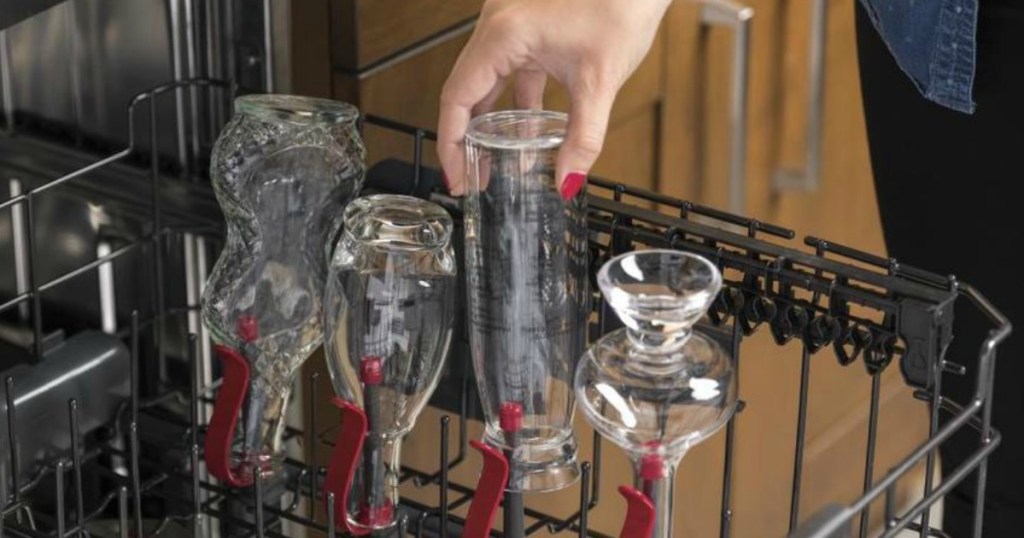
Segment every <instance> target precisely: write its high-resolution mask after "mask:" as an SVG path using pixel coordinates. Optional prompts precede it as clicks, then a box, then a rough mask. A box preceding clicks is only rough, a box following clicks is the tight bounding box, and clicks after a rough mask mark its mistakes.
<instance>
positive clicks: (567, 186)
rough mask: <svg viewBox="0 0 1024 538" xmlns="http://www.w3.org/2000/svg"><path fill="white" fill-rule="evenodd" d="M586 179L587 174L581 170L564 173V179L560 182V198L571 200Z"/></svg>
mask: <svg viewBox="0 0 1024 538" xmlns="http://www.w3.org/2000/svg"><path fill="white" fill-rule="evenodd" d="M586 180H587V176H586V175H585V174H583V173H581V172H571V173H568V174H566V175H565V181H563V182H562V190H561V194H562V199H563V200H565V201H567V202H568V201H569V200H571V199H572V198H573V197H574V196H576V195H577V194H578V193H579V192H580V189H582V188H583V182H584V181H586Z"/></svg>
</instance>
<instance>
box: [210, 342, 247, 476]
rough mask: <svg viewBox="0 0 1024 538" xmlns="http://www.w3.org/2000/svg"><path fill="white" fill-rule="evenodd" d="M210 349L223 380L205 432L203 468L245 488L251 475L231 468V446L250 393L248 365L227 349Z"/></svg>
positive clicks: (234, 352) (226, 347) (236, 352)
mask: <svg viewBox="0 0 1024 538" xmlns="http://www.w3.org/2000/svg"><path fill="white" fill-rule="evenodd" d="M213 350H214V352H215V353H216V354H217V356H218V357H220V360H221V366H222V368H223V369H224V380H223V382H222V384H221V386H220V391H219V392H218V393H217V402H216V403H215V404H214V406H213V417H211V418H210V426H209V428H207V430H206V445H205V453H206V456H205V457H206V468H207V469H208V470H209V471H210V474H212V475H213V476H215V477H217V478H218V479H219V480H221V481H222V482H225V483H227V484H229V485H231V486H234V487H245V486H249V485H252V475H250V474H248V473H237V472H235V469H232V468H231V444H232V442H233V441H234V439H235V425H236V424H237V423H238V413H239V411H241V409H242V402H243V401H244V400H245V393H246V392H247V391H248V390H249V362H248V361H246V360H245V357H243V356H242V355H241V354H240V353H239V352H238V351H235V350H234V349H232V348H230V347H228V346H223V345H220V344H218V345H215V346H213Z"/></svg>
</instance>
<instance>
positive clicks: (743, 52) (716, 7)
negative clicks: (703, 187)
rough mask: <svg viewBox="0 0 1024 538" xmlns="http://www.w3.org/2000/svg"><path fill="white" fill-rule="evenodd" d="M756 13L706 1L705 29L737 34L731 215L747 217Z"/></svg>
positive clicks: (720, 0) (723, 0)
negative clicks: (749, 90)
mask: <svg viewBox="0 0 1024 538" xmlns="http://www.w3.org/2000/svg"><path fill="white" fill-rule="evenodd" d="M753 17H754V9H753V8H751V7H749V6H745V5H743V4H741V3H739V2H734V1H733V0H704V1H703V2H702V3H701V10H700V22H701V27H702V28H709V27H712V26H725V27H727V28H731V29H732V30H733V32H734V37H733V40H734V45H733V55H732V88H731V90H730V94H729V132H730V135H729V146H730V148H729V211H730V212H732V213H736V214H743V212H744V207H745V205H746V195H747V191H746V175H747V86H748V84H747V80H748V78H749V72H750V69H749V66H750V21H751V19H752V18H753Z"/></svg>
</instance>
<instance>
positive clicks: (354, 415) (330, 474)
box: [324, 397, 370, 536]
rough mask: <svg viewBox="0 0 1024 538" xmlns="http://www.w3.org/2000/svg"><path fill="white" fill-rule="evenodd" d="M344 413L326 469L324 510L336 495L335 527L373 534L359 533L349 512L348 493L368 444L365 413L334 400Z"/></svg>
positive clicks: (354, 534) (353, 533)
mask: <svg viewBox="0 0 1024 538" xmlns="http://www.w3.org/2000/svg"><path fill="white" fill-rule="evenodd" d="M331 403H333V404H334V405H335V406H336V407H337V408H338V409H339V410H340V411H341V428H339V429H338V435H336V436H335V437H334V449H333V450H331V460H330V465H329V467H327V479H326V480H325V482H324V506H327V494H328V493H333V494H334V524H335V525H337V526H338V527H341V528H343V529H345V530H347V531H348V533H349V534H351V535H353V536H363V535H366V534H369V533H370V530H369V529H360V528H356V527H354V526H353V525H351V524H350V523H349V521H348V516H347V515H346V511H347V510H348V492H349V490H350V489H352V480H353V479H354V478H355V473H356V464H357V463H358V462H359V455H360V453H362V451H363V442H364V441H366V413H364V412H363V410H362V409H360V408H359V407H358V406H356V405H355V404H353V403H352V402H347V401H345V400H342V399H341V398H338V397H333V398H331Z"/></svg>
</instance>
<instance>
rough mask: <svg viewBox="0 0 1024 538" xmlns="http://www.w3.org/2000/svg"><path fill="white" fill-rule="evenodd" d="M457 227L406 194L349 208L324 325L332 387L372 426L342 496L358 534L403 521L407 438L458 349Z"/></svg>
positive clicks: (434, 207)
mask: <svg viewBox="0 0 1024 538" xmlns="http://www.w3.org/2000/svg"><path fill="white" fill-rule="evenodd" d="M451 229H452V221H451V217H450V216H449V215H448V214H447V213H446V212H445V211H444V210H443V209H442V208H441V207H440V206H437V205H435V204H432V203H430V202H426V201H423V200H420V199H417V198H411V197H407V196H392V195H378V196H369V197H365V198H359V199H357V200H355V201H354V202H352V203H351V204H349V206H348V208H347V209H346V211H345V230H344V233H343V235H342V239H341V241H340V242H339V244H338V248H337V251H336V253H335V256H334V259H333V261H332V263H331V268H330V276H329V277H328V281H327V291H326V297H325V321H324V324H325V326H326V328H327V333H326V337H325V349H326V354H327V365H328V368H329V370H330V374H331V381H332V383H333V384H334V388H335V390H336V391H337V393H338V395H339V396H341V397H342V398H343V399H344V400H346V401H347V402H349V403H350V404H354V406H356V407H358V408H359V409H360V410H361V413H362V414H363V415H364V417H365V422H366V437H365V443H364V445H363V447H362V451H361V454H360V455H359V456H358V458H359V461H358V463H357V464H356V465H355V466H354V472H355V474H354V476H353V477H351V488H349V489H348V490H347V491H343V492H342V494H341V495H339V496H338V497H336V498H337V502H339V504H341V507H342V509H341V510H339V511H338V512H336V514H337V517H338V519H339V520H341V521H342V524H343V525H345V526H347V528H349V529H350V530H351V531H352V532H353V533H364V532H369V531H370V530H374V529H382V528H387V527H391V526H393V525H395V523H396V513H395V507H396V506H397V504H398V480H399V475H400V474H401V469H400V452H401V441H402V438H403V437H404V436H405V435H406V434H407V433H409V431H410V430H411V429H412V427H413V423H414V421H415V420H416V417H417V416H418V415H419V413H420V411H421V410H422V409H423V406H424V405H426V403H427V400H429V398H430V395H431V394H432V393H433V392H434V388H435V387H436V386H437V382H438V379H439V376H440V374H441V369H442V367H443V365H444V361H445V358H446V356H447V354H448V348H449V344H450V343H451V337H452V324H453V320H454V304H453V303H454V296H455V295H454V294H455V285H456V280H455V279H456V274H455V260H454V255H453V253H452V247H451V244H450V241H449V240H450V237H451ZM343 420H344V418H343ZM343 442H353V440H351V439H345V440H344V441H343ZM331 465H332V466H334V465H335V462H333V461H332V463H331ZM342 496H347V502H344V500H343V499H341V497H342ZM343 517H344V520H342V518H343Z"/></svg>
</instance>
